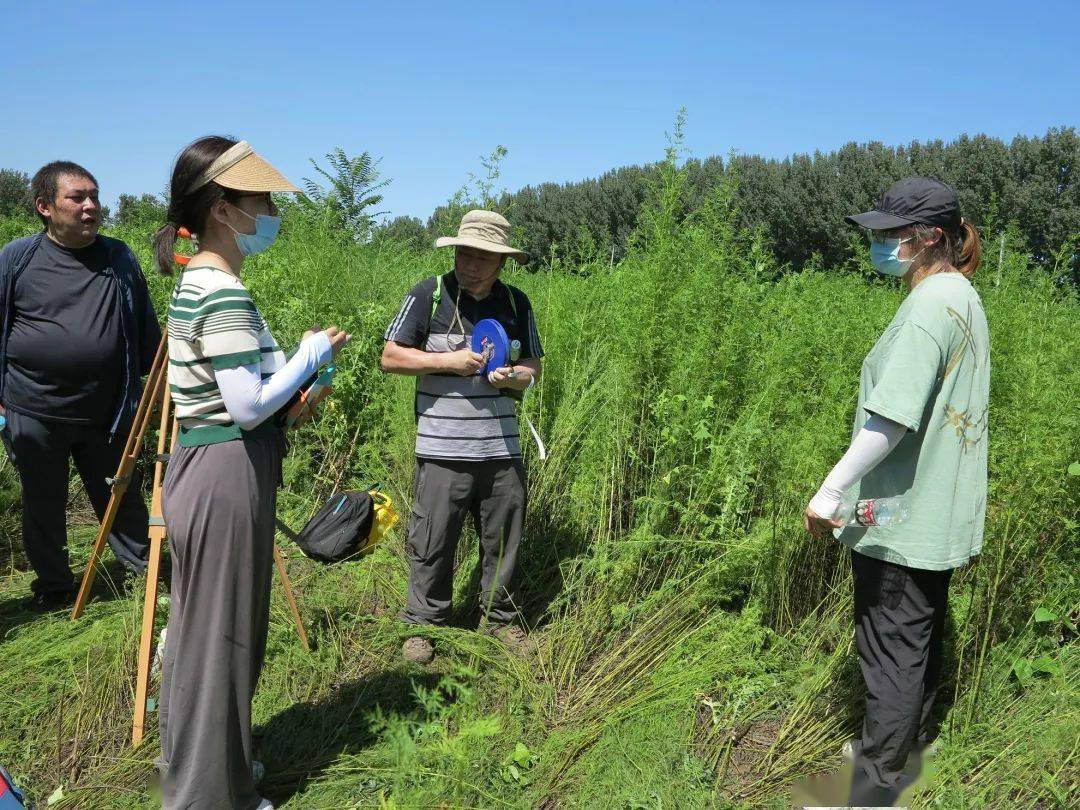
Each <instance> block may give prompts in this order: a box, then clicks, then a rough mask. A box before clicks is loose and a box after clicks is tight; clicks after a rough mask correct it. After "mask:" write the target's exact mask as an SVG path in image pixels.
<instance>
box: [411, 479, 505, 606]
mask: <svg viewBox="0 0 1080 810" xmlns="http://www.w3.org/2000/svg"><path fill="white" fill-rule="evenodd" d="M525 490H526V487H525V468H524V467H523V466H522V463H521V459H495V460H492V461H435V460H431V459H417V460H416V475H415V478H414V480H413V503H412V517H411V520H410V523H409V538H408V544H407V550H408V554H409V564H410V573H409V597H408V603H407V605H406V607H405V612H404V613H403V614H402V616H401V618H402V619H404V620H405V621H406V622H409V623H410V624H446V622H447V620H448V619H449V618H450V608H451V600H452V598H453V590H454V553H455V551H456V550H457V543H458V539H459V538H460V537H461V530H462V528H463V526H464V525H465V519H466V518H467V517H468V516H469V515H470V514H471V515H472V516H473V520H474V521H475V523H476V531H477V534H479V535H480V566H481V578H480V610H481V612H482V613H483V615H484V616H486V617H487V620H488V621H489V622H490V623H491V624H494V625H502V624H509V623H511V622H513V621H514V620H515V619H516V618H517V617H518V608H519V605H520V600H519V598H518V592H517V552H518V546H519V545H520V543H521V534H522V530H523V528H524V523H525V505H526V491H525Z"/></svg>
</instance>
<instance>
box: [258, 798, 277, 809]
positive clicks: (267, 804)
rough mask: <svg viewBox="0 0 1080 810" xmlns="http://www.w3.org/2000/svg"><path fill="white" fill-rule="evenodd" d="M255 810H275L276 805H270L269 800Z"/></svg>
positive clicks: (260, 803)
mask: <svg viewBox="0 0 1080 810" xmlns="http://www.w3.org/2000/svg"><path fill="white" fill-rule="evenodd" d="M255 810H274V805H272V804H271V803H270V800H269V799H263V800H262V801H261V802H259V806H258V807H256V808H255Z"/></svg>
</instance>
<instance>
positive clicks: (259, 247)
mask: <svg viewBox="0 0 1080 810" xmlns="http://www.w3.org/2000/svg"><path fill="white" fill-rule="evenodd" d="M236 210H237V211H239V212H240V213H241V214H243V215H244V216H245V217H247V218H248V219H253V220H255V233H240V231H238V230H236V228H233V227H232V226H231V225H230V226H229V228H230V229H231V230H232V232H233V233H234V234H236V246H237V247H238V248H240V253H242V254H243V255H244V256H252V255H254V254H256V253H262V252H263V251H264V250H266V249H267V248H268V247H270V246H271V245H272V244H274V240H275V239H277V235H278V231H280V230H281V217H274V216H270V215H269V214H259V215H257V216H254V217H253V216H252V215H251V214H249V213H248V212H247V211H244V210H243V209H241V208H237V209H236Z"/></svg>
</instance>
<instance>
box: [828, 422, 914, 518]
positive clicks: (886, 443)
mask: <svg viewBox="0 0 1080 810" xmlns="http://www.w3.org/2000/svg"><path fill="white" fill-rule="evenodd" d="M906 431H907V427H906V426H904V425H901V424H900V423H899V422H894V421H892V420H891V419H886V418H885V417H884V416H879V415H878V414H876V413H873V414H870V418H869V419H867V420H866V424H865V425H863V426H862V430H860V431H859V432H858V434H856V436H855V438H854V439H852V441H851V446H850V447H848V449H847V452H846V453H844V457H843V458H842V459H840V460H839V461H838V462H836V466H835V467H833V468H832V472H830V473H829V474H828V476H827V477H826V478H825V483H823V484H822V485H821V489H819V490H818V491H817V494H816V495H815V496H814V497H813V498H812V499H811V501H810V508H811V509H812V510H814V512H815V513H817V514H818V515H820V516H821V517H823V518H831V517H832V516H833V515H835V514H836V509H837V507H839V506H840V499H841V498H842V497H843V495H844V492H845V491H846V490H847V489H848V488H849V487H851V485H852V484H854V483H855V482H856V481H858V480H859V479H860V478H862V477H863V476H864V475H866V474H867V473H868V472H870V471H871V470H872V469H874V467H876V466H877V465H878V464H880V463H881V461H882V459H884V458H885V456H887V455H889V453H891V452H892V451H893V448H894V447H896V445H897V444H899V443H900V440H901V439H902V438H903V437H904V433H905V432H906Z"/></svg>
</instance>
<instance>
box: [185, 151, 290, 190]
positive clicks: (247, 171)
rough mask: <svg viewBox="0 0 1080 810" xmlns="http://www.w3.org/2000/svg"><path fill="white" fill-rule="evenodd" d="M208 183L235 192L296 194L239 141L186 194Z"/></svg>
mask: <svg viewBox="0 0 1080 810" xmlns="http://www.w3.org/2000/svg"><path fill="white" fill-rule="evenodd" d="M211 180H213V181H214V182H215V183H217V184H218V185H219V186H224V187H225V188H231V189H234V190H236V191H251V192H260V191H300V189H298V188H297V187H296V186H294V185H293V184H292V183H290V182H289V181H288V180H286V179H285V176H284V175H283V174H282V173H281V172H279V171H278V170H277V169H275V168H274V167H273V166H271V165H270V164H269V163H267V162H266V161H265V160H263V159H262V158H261V157H259V156H258V155H257V154H255V150H254V149H252V148H251V144H249V143H248V142H247V141H239V142H237V143H235V144H233V145H232V146H230V147H229V148H228V149H226V150H225V151H224V152H222V153H221V155H219V156H218V158H217V159H216V160H215V161H214V162H213V163H211V164H210V165H209V166H208V167H207V168H206V171H204V172H203V173H202V174H201V175H199V179H198V180H196V181H195V182H194V183H192V184H191V188H189V189H188V194H190V193H192V192H193V191H197V190H198V189H200V188H202V187H203V186H205V185H206V184H207V183H209V182H210V181H211Z"/></svg>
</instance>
